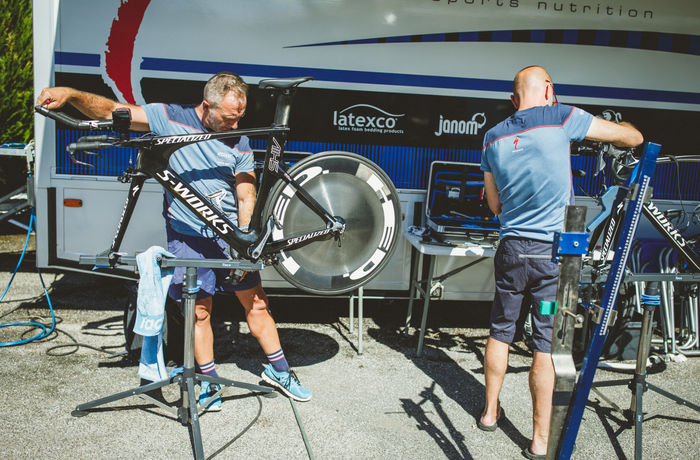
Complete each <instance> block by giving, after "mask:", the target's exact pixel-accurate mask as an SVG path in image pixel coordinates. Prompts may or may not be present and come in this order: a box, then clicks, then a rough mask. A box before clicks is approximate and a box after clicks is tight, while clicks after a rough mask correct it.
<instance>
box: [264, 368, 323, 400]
mask: <svg viewBox="0 0 700 460" xmlns="http://www.w3.org/2000/svg"><path fill="white" fill-rule="evenodd" d="M262 378H263V380H264V381H266V382H267V383H269V384H270V385H272V386H274V387H277V388H278V389H280V390H281V391H282V393H284V394H285V395H287V396H289V397H290V398H292V399H295V400H297V401H308V400H309V399H311V390H307V389H306V388H304V387H303V386H301V383H299V379H298V378H297V375H296V374H295V373H294V371H293V370H291V369H290V370H289V372H277V371H276V370H275V368H274V367H272V364H268V365H267V367H266V368H265V371H264V372H263V373H262Z"/></svg>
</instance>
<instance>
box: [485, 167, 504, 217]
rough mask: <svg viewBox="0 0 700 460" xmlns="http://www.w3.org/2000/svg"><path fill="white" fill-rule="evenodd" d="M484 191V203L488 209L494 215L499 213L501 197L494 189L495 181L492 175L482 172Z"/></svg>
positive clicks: (495, 188) (496, 189)
mask: <svg viewBox="0 0 700 460" xmlns="http://www.w3.org/2000/svg"><path fill="white" fill-rule="evenodd" d="M484 190H485V191H486V202H487V203H488V204H489V209H490V210H491V212H492V213H494V214H495V215H499V214H500V213H501V195H500V194H499V193H498V187H496V180H495V179H494V178H493V174H492V173H490V172H487V171H484Z"/></svg>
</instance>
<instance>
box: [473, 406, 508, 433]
mask: <svg viewBox="0 0 700 460" xmlns="http://www.w3.org/2000/svg"><path fill="white" fill-rule="evenodd" d="M498 408H499V409H500V410H501V413H500V414H498V420H496V423H494V424H493V425H484V424H483V423H481V415H479V418H478V419H477V421H476V426H477V427H479V429H480V430H481V431H496V429H498V422H500V421H501V419H502V418H503V417H505V415H506V411H505V410H503V407H501V406H499V407H498ZM484 409H486V408H485V407H482V408H481V411H480V412H479V414H483V413H484Z"/></svg>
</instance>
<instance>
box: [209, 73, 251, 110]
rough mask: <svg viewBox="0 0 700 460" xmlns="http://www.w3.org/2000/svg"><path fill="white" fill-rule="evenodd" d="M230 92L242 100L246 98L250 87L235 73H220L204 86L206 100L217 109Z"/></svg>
mask: <svg viewBox="0 0 700 460" xmlns="http://www.w3.org/2000/svg"><path fill="white" fill-rule="evenodd" d="M230 92H233V93H235V94H236V96H238V97H241V98H242V97H246V95H247V94H248V85H246V83H245V82H244V81H243V79H242V78H241V77H240V76H238V75H236V74H235V73H232V72H219V73H217V74H216V75H214V76H213V77H211V78H210V79H209V81H208V82H207V84H206V85H204V100H205V101H207V102H208V103H209V104H210V105H211V106H213V107H216V106H217V105H219V104H220V103H221V101H222V100H223V99H224V97H225V96H226V95H227V94H228V93H230Z"/></svg>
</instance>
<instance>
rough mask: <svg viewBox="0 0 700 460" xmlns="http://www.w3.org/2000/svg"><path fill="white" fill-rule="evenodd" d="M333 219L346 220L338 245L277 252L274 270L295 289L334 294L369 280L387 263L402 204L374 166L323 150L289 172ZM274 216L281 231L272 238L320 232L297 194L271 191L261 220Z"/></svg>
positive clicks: (315, 244)
mask: <svg viewBox="0 0 700 460" xmlns="http://www.w3.org/2000/svg"><path fill="white" fill-rule="evenodd" d="M289 174H290V175H291V176H292V177H293V178H294V180H295V181H297V183H299V184H301V185H302V188H303V189H304V190H305V191H306V192H307V193H309V194H310V195H311V196H312V197H313V198H314V199H315V200H316V201H318V202H319V203H320V204H321V206H323V208H324V209H326V210H327V211H328V213H329V214H330V215H332V216H337V217H340V218H341V219H343V221H344V222H345V232H344V233H343V235H342V237H341V239H340V245H339V244H338V243H339V242H338V241H336V240H335V239H333V238H331V239H329V240H325V241H315V242H312V243H309V244H308V245H306V246H303V247H300V248H298V249H293V250H283V251H281V252H280V260H279V263H277V264H275V268H276V269H277V271H278V272H279V273H280V275H281V276H282V277H283V278H284V279H285V280H287V281H288V282H289V283H291V284H292V285H294V286H296V287H297V288H299V289H302V290H304V291H307V292H311V293H314V294H325V295H335V294H341V293H344V292H348V291H351V290H353V289H355V288H357V287H359V286H362V285H364V284H366V283H367V282H369V281H370V280H371V279H372V278H374V277H375V276H376V275H377V274H378V273H379V272H380V271H381V270H382V268H384V266H385V265H386V264H387V263H388V262H389V258H390V257H391V254H392V253H393V251H394V248H395V247H396V240H397V239H398V234H399V229H400V225H401V206H400V204H399V199H398V193H397V192H396V189H395V188H394V185H393V184H392V182H391V179H389V177H388V176H387V175H386V174H385V173H384V171H382V170H381V168H379V167H378V166H377V165H376V164H374V163H372V162H371V161H370V160H368V159H366V158H363V157H361V156H359V155H355V154H353V153H348V152H324V153H318V154H315V155H312V156H309V157H307V158H305V159H304V160H302V161H300V162H298V163H297V164H296V165H294V167H293V168H292V169H291V170H290V173H289ZM272 213H274V215H275V217H276V219H277V220H278V222H280V223H281V224H282V228H281V229H276V230H275V231H274V233H273V235H272V237H273V238H272V239H273V240H281V239H284V238H288V237H292V236H298V235H300V234H303V233H305V232H312V231H315V230H319V229H323V228H325V225H324V222H323V220H322V219H321V218H320V217H319V216H318V215H317V214H316V213H314V212H313V211H312V210H311V209H310V208H309V207H308V206H306V205H305V204H304V203H303V202H302V201H301V199H300V198H299V196H298V194H297V192H296V190H295V189H294V188H293V187H291V186H289V185H287V184H284V183H280V184H279V185H277V186H276V188H274V189H273V190H272V193H271V195H270V199H269V200H268V202H267V206H266V208H265V219H266V220H267V218H268V217H269V216H270V214H272Z"/></svg>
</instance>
